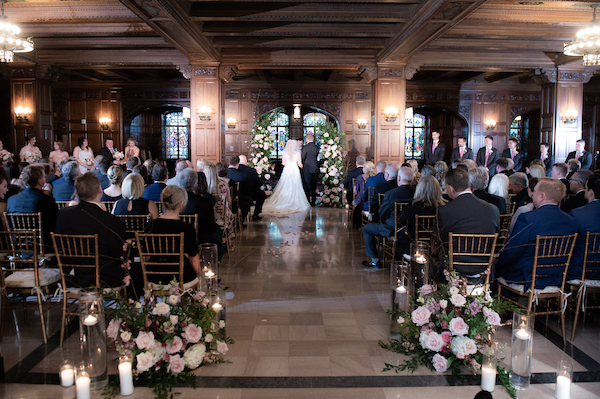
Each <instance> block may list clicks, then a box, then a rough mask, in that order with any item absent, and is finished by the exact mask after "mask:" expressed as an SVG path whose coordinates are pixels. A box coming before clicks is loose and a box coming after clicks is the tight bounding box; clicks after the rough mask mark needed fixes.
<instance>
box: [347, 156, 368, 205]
mask: <svg viewBox="0 0 600 399" xmlns="http://www.w3.org/2000/svg"><path fill="white" fill-rule="evenodd" d="M365 161H366V159H365V157H364V156H362V155H359V156H357V157H356V168H355V169H352V170H349V171H348V174H347V175H346V180H345V181H344V187H346V200H347V201H348V203H349V204H351V203H352V201H353V200H354V186H353V185H352V179H356V178H357V177H358V176H360V175H362V173H363V171H362V169H363V165H364V164H365Z"/></svg>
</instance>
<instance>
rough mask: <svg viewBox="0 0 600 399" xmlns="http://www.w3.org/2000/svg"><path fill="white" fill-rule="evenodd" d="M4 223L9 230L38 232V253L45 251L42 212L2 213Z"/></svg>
mask: <svg viewBox="0 0 600 399" xmlns="http://www.w3.org/2000/svg"><path fill="white" fill-rule="evenodd" d="M2 218H3V219H4V225H5V226H6V228H7V229H8V230H9V231H31V230H34V231H35V232H36V242H37V245H38V250H37V251H36V252H37V253H38V255H41V254H43V253H44V238H43V236H42V213H41V212H38V213H7V212H4V213H3V214H2Z"/></svg>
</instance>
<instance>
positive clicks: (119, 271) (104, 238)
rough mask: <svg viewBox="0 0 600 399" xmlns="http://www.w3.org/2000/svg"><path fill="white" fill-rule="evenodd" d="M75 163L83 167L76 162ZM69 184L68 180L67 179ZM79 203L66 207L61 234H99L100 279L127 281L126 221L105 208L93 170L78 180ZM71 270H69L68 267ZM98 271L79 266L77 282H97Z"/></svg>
mask: <svg viewBox="0 0 600 399" xmlns="http://www.w3.org/2000/svg"><path fill="white" fill-rule="evenodd" d="M74 164H75V167H76V168H77V171H79V167H78V166H77V164H76V163H74ZM65 184H66V183H65ZM75 188H76V189H77V194H78V196H79V204H77V205H75V206H71V207H65V208H62V209H61V210H60V211H59V212H58V217H57V220H56V233H58V234H98V251H99V254H100V280H101V281H102V284H103V285H106V286H109V287H116V286H120V285H121V284H122V283H123V268H122V267H121V265H122V259H121V256H123V244H124V242H125V240H126V239H127V235H126V234H125V229H124V227H123V224H122V223H121V221H120V220H119V219H117V217H116V216H113V215H111V214H109V213H108V212H106V211H104V209H103V207H102V204H101V203H100V200H101V199H102V195H103V194H102V187H101V186H100V181H99V180H98V177H96V175H95V174H94V173H92V172H88V173H85V174H83V175H81V176H79V177H77V179H76V180H75ZM67 272H68V271H67ZM94 276H95V272H94V270H93V269H90V268H85V269H83V268H76V269H75V278H74V281H73V282H74V283H75V285H77V286H79V287H90V286H91V285H94V284H95V282H94Z"/></svg>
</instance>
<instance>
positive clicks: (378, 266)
mask: <svg viewBox="0 0 600 399" xmlns="http://www.w3.org/2000/svg"><path fill="white" fill-rule="evenodd" d="M362 264H363V266H364V267H371V268H373V269H381V268H382V267H381V262H377V263H373V262H369V261H367V260H363V261H362Z"/></svg>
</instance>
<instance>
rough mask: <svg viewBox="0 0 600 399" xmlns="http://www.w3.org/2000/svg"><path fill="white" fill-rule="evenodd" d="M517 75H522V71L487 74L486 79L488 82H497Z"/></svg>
mask: <svg viewBox="0 0 600 399" xmlns="http://www.w3.org/2000/svg"><path fill="white" fill-rule="evenodd" d="M517 75H521V72H496V73H492V74H490V75H488V76H486V77H485V78H484V79H485V81H486V82H488V83H496V82H500V81H501V80H504V79H508V78H512V77H513V76H517Z"/></svg>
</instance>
